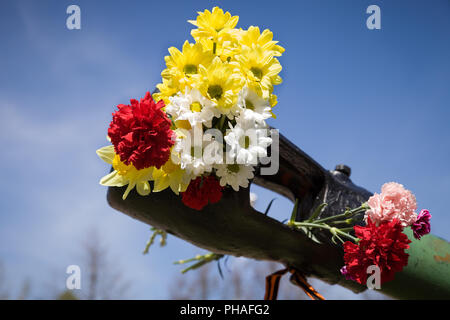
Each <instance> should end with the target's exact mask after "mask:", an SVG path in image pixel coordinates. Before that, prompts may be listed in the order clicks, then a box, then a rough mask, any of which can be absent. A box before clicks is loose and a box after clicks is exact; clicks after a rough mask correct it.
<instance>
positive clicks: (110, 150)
mask: <svg viewBox="0 0 450 320" xmlns="http://www.w3.org/2000/svg"><path fill="white" fill-rule="evenodd" d="M97 155H98V156H99V157H100V158H101V159H102V160H103V161H105V162H106V163H109V164H111V165H112V166H113V169H114V171H112V172H111V173H110V174H107V175H106V176H104V177H103V178H102V179H101V180H100V184H101V185H104V186H109V187H123V186H126V185H128V187H127V189H126V190H125V192H124V193H123V196H122V199H124V200H125V199H126V198H127V196H128V194H129V193H130V191H131V190H133V189H134V187H136V190H137V192H138V193H139V194H140V195H141V196H146V195H148V194H149V193H150V192H151V189H150V184H149V183H148V181H149V180H150V179H151V177H152V172H153V167H150V168H146V169H142V170H138V169H136V168H135V167H134V166H133V165H132V164H130V165H126V164H124V163H123V162H122V161H120V157H119V155H117V154H116V153H115V152H114V146H112V145H110V146H106V147H103V148H100V149H98V150H97Z"/></svg>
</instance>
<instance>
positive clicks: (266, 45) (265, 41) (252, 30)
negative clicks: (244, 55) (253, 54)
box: [239, 26, 284, 57]
mask: <svg viewBox="0 0 450 320" xmlns="http://www.w3.org/2000/svg"><path fill="white" fill-rule="evenodd" d="M239 34H240V38H239V43H240V44H241V45H242V46H247V47H250V48H251V47H253V45H259V46H260V47H261V48H262V49H263V50H264V51H271V52H272V54H273V55H274V56H277V57H279V56H281V54H282V53H283V52H284V48H283V47H281V46H279V45H277V43H278V41H273V33H272V32H271V31H270V30H269V29H265V30H264V31H263V32H262V33H261V32H260V31H259V28H258V27H254V26H250V27H249V28H248V30H246V31H241V32H240V33H239Z"/></svg>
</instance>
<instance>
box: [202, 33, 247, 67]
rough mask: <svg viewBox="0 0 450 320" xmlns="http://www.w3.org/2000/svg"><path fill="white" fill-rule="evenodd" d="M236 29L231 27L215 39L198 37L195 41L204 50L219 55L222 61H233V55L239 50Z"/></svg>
mask: <svg viewBox="0 0 450 320" xmlns="http://www.w3.org/2000/svg"><path fill="white" fill-rule="evenodd" d="M237 31H238V30H236V29H232V30H230V31H229V32H227V33H224V34H222V35H221V36H219V37H218V38H217V39H213V38H199V39H197V42H198V43H201V44H202V46H203V49H204V50H206V51H208V52H210V53H211V54H213V55H216V56H218V57H220V58H221V59H222V61H228V62H229V61H233V59H234V56H235V55H236V54H238V53H239V52H240V51H241V45H240V44H239V41H238V36H237Z"/></svg>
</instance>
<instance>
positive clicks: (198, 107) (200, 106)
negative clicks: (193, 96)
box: [191, 102, 202, 112]
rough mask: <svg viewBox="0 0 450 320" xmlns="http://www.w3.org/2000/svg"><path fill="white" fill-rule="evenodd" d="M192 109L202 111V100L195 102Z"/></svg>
mask: <svg viewBox="0 0 450 320" xmlns="http://www.w3.org/2000/svg"><path fill="white" fill-rule="evenodd" d="M191 111H192V112H200V111H202V105H201V104H200V102H193V103H192V104H191Z"/></svg>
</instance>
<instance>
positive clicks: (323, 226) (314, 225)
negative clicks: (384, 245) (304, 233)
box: [293, 222, 359, 243]
mask: <svg viewBox="0 0 450 320" xmlns="http://www.w3.org/2000/svg"><path fill="white" fill-rule="evenodd" d="M293 225H294V226H296V227H309V228H319V229H326V230H328V231H330V232H331V233H332V234H334V233H336V234H339V235H341V236H343V237H345V238H347V239H350V240H351V241H353V242H355V243H358V241H359V239H358V238H356V237H353V236H351V235H349V234H348V233H346V232H343V231H341V230H340V229H338V228H334V227H330V226H329V225H327V224H317V223H310V222H294V223H293Z"/></svg>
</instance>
